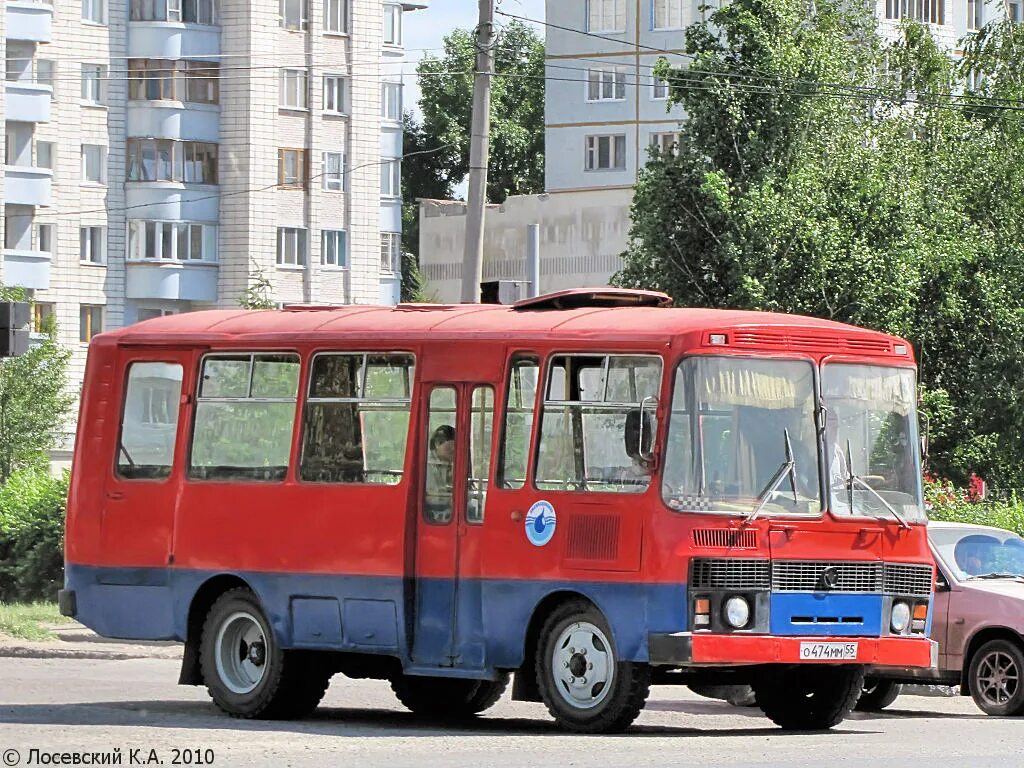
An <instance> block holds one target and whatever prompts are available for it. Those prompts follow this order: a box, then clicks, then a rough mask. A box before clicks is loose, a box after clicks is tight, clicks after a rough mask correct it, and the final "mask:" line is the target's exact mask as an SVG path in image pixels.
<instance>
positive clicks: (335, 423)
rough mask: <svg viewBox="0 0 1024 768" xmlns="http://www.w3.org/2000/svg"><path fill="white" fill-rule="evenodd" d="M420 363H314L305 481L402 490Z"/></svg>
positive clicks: (370, 357) (400, 356) (389, 356)
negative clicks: (391, 487)
mask: <svg viewBox="0 0 1024 768" xmlns="http://www.w3.org/2000/svg"><path fill="white" fill-rule="evenodd" d="M414 378H415V359H414V358H413V356H412V355H409V354H406V353H401V352H399V353H385V354H374V353H357V354H320V355H317V356H316V357H314V358H313V364H312V370H311V372H310V379H309V396H308V397H307V398H306V408H305V415H304V417H303V434H302V460H301V462H300V464H299V477H300V478H301V479H302V480H306V481H309V482H319V483H367V484H370V485H397V484H398V483H399V482H401V480H402V471H403V469H404V467H405V448H406V442H407V440H408V434H409V412H410V409H411V403H412V386H413V380H414Z"/></svg>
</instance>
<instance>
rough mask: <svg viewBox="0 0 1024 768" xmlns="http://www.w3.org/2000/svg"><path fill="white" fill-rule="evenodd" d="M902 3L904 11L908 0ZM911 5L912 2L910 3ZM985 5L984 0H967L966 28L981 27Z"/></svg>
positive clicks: (895, 0) (901, 0) (976, 28)
mask: <svg viewBox="0 0 1024 768" xmlns="http://www.w3.org/2000/svg"><path fill="white" fill-rule="evenodd" d="M888 2H897V0H888ZM900 2H902V4H903V8H904V12H906V6H907V4H908V3H909V0H900ZM911 5H912V3H911ZM984 6H985V0H967V29H968V30H971V31H974V30H978V29H981V27H982V23H983V22H982V14H983V13H984V11H983V8H984Z"/></svg>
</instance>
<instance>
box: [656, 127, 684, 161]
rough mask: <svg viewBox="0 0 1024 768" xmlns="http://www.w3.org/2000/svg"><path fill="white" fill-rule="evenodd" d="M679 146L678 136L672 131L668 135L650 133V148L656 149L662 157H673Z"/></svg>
mask: <svg viewBox="0 0 1024 768" xmlns="http://www.w3.org/2000/svg"><path fill="white" fill-rule="evenodd" d="M678 144H679V134H678V133H675V132H674V131H672V132H668V133H652V134H651V146H652V147H657V149H658V152H660V153H661V154H662V155H664V156H669V155H671V156H673V157H674V156H675V154H676V148H677V146H678Z"/></svg>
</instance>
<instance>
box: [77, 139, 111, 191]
mask: <svg viewBox="0 0 1024 768" xmlns="http://www.w3.org/2000/svg"><path fill="white" fill-rule="evenodd" d="M82 183H83V184H106V183H107V148H106V147H104V146H102V145H100V144H83V145H82Z"/></svg>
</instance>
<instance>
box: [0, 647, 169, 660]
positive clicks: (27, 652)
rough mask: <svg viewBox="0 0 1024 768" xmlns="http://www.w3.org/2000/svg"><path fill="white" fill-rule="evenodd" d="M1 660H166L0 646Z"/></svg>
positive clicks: (57, 649)
mask: <svg viewBox="0 0 1024 768" xmlns="http://www.w3.org/2000/svg"><path fill="white" fill-rule="evenodd" d="M0 658H14V659H106V660H108V661H123V660H126V659H150V658H165V657H160V656H153V655H152V654H145V653H125V652H122V651H87V650H80V649H78V648H60V647H55V648H37V647H32V646H24V645H0Z"/></svg>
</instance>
